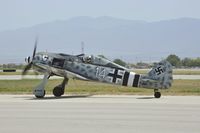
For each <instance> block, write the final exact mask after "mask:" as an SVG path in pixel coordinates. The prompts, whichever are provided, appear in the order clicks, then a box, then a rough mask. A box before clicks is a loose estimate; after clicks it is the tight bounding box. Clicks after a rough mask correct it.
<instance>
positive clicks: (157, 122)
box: [0, 95, 200, 133]
mask: <svg viewBox="0 0 200 133" xmlns="http://www.w3.org/2000/svg"><path fill="white" fill-rule="evenodd" d="M159 132H160V133H199V132H200V97H199V96H163V97H161V98H160V99H155V98H153V97H151V96H138V95H134V96H130V95H103V96H99V95H94V96H90V95H78V96H67V95H65V96H63V97H61V98H54V97H53V96H51V95H47V96H46V97H45V98H44V99H36V98H34V96H33V95H0V133H159Z"/></svg>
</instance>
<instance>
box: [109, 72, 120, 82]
mask: <svg viewBox="0 0 200 133" xmlns="http://www.w3.org/2000/svg"><path fill="white" fill-rule="evenodd" d="M108 76H110V77H113V80H112V82H113V83H116V80H117V79H122V76H121V75H118V70H117V69H115V72H114V74H113V73H109V74H108Z"/></svg>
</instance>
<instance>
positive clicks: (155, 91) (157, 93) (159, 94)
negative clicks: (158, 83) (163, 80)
mask: <svg viewBox="0 0 200 133" xmlns="http://www.w3.org/2000/svg"><path fill="white" fill-rule="evenodd" d="M154 97H155V98H160V97H161V93H160V92H159V90H158V89H154Z"/></svg>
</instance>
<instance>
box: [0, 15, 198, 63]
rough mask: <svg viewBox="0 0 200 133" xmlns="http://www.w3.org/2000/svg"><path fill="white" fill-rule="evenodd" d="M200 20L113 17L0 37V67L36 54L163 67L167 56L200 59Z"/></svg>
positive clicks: (59, 23)
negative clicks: (161, 62) (101, 57)
mask: <svg viewBox="0 0 200 133" xmlns="http://www.w3.org/2000/svg"><path fill="white" fill-rule="evenodd" d="M199 35H200V19H194V18H178V19H172V20H163V21H155V22H147V21H140V20H126V19H119V18H113V17H107V16H103V17H97V18H92V17H87V16H82V17H75V18H71V19H68V20H57V21H53V22H49V23H43V24H38V25H34V26H31V27H24V28H19V29H15V30H9V31H2V32H0V49H1V50H0V64H2V63H11V62H17V63H23V61H24V58H25V57H26V56H29V55H32V51H33V47H34V41H35V38H36V36H38V37H39V40H38V49H37V51H48V52H59V53H67V54H80V53H81V44H83V43H84V51H85V53H86V54H94V55H100V54H102V55H105V56H106V57H108V58H109V59H114V58H120V59H122V60H125V61H128V62H139V61H148V62H151V61H159V60H161V59H163V58H166V57H167V56H168V55H169V54H176V55H178V56H179V57H181V58H184V57H199V56H200V37H199Z"/></svg>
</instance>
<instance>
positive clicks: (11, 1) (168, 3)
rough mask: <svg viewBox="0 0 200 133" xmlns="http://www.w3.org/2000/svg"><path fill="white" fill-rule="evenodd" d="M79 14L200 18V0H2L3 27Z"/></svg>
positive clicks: (0, 25)
mask: <svg viewBox="0 0 200 133" xmlns="http://www.w3.org/2000/svg"><path fill="white" fill-rule="evenodd" d="M76 16H91V17H99V16H112V17H118V18H125V19H135V20H138V19H139V20H146V21H158V20H164V19H173V18H180V17H193V18H200V0H0V31H3V30H8V29H16V28H20V27H27V26H31V25H35V24H39V23H44V22H49V21H54V20H63V19H69V18H72V17H76Z"/></svg>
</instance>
